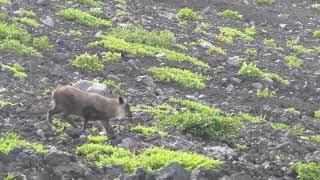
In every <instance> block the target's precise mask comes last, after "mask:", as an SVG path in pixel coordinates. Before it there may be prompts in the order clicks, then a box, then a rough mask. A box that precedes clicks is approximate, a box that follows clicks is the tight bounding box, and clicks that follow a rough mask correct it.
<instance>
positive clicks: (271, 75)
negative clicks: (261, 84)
mask: <svg viewBox="0 0 320 180" xmlns="http://www.w3.org/2000/svg"><path fill="white" fill-rule="evenodd" d="M265 77H268V78H271V79H273V80H274V81H278V82H279V83H281V84H283V85H285V86H289V85H290V81H289V80H288V79H284V78H282V77H281V76H280V75H279V74H276V73H265Z"/></svg>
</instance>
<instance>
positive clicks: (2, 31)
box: [0, 21, 31, 42]
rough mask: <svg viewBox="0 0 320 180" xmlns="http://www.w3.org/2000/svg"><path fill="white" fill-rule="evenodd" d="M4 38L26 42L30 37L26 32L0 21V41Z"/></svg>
mask: <svg viewBox="0 0 320 180" xmlns="http://www.w3.org/2000/svg"><path fill="white" fill-rule="evenodd" d="M5 38H8V39H16V40H19V41H21V42H28V41H29V40H30V39H31V35H30V34H29V33H28V31H26V30H25V29H22V28H19V27H17V26H16V25H15V24H7V23H5V22H2V21H0V39H5Z"/></svg>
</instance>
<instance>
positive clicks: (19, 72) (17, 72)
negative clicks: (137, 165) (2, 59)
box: [1, 63, 27, 78]
mask: <svg viewBox="0 0 320 180" xmlns="http://www.w3.org/2000/svg"><path fill="white" fill-rule="evenodd" d="M1 68H2V69H8V70H10V71H12V72H13V76H14V77H22V78H24V77H27V73H25V72H24V68H23V66H22V65H20V64H19V63H15V64H13V65H12V66H10V65H5V64H1Z"/></svg>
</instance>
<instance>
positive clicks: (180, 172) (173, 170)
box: [154, 162, 190, 180]
mask: <svg viewBox="0 0 320 180" xmlns="http://www.w3.org/2000/svg"><path fill="white" fill-rule="evenodd" d="M154 175H155V179H157V180H188V179H190V173H188V172H187V171H186V170H185V169H184V168H183V167H182V166H181V165H180V164H178V163H176V162H172V163H170V164H169V165H167V166H165V167H164V168H162V169H161V170H159V171H158V172H155V174H154Z"/></svg>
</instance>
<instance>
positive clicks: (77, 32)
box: [69, 29, 83, 37]
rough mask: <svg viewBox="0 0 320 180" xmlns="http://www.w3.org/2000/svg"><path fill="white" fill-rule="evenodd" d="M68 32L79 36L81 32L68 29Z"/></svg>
mask: <svg viewBox="0 0 320 180" xmlns="http://www.w3.org/2000/svg"><path fill="white" fill-rule="evenodd" d="M69 34H70V35H71V36H74V37H81V36H82V35H83V34H82V33H81V32H80V31H77V30H73V29H70V30H69Z"/></svg>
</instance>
